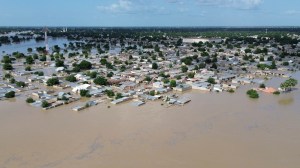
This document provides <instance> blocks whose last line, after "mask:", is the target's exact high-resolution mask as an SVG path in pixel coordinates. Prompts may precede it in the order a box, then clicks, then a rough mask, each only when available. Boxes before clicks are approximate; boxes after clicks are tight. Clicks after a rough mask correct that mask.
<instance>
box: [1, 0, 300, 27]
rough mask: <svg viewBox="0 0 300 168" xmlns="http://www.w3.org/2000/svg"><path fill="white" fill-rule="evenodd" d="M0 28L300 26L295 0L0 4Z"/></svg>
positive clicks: (7, 0) (33, 0)
mask: <svg viewBox="0 0 300 168" xmlns="http://www.w3.org/2000/svg"><path fill="white" fill-rule="evenodd" d="M0 26H100V27H120V26H121V27H127V26H142V27H143V26H191V27H192V26H238V27H240V26H242V27H243V26H300V0H48V1H46V0H0Z"/></svg>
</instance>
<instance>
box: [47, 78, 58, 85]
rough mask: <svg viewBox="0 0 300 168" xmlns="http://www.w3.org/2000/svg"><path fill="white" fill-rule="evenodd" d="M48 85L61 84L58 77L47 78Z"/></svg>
mask: <svg viewBox="0 0 300 168" xmlns="http://www.w3.org/2000/svg"><path fill="white" fill-rule="evenodd" d="M46 83H47V86H54V85H58V84H59V80H58V78H50V79H48V80H47V82H46Z"/></svg>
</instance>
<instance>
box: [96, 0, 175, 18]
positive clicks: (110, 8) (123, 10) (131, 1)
mask: <svg viewBox="0 0 300 168" xmlns="http://www.w3.org/2000/svg"><path fill="white" fill-rule="evenodd" d="M97 9H98V10H100V11H103V12H106V13H112V14H137V13H138V14H149V13H151V14H158V15H166V14H169V10H168V9H167V8H166V7H164V6H161V5H160V6H158V5H156V4H155V3H152V2H151V1H150V2H149V1H146V0H118V1H117V2H115V3H112V4H110V5H107V6H103V5H101V6H97Z"/></svg>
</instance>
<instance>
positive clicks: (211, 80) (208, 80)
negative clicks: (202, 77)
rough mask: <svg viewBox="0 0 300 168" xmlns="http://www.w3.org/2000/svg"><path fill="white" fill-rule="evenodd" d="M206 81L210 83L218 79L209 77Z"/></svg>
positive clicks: (214, 82)
mask: <svg viewBox="0 0 300 168" xmlns="http://www.w3.org/2000/svg"><path fill="white" fill-rule="evenodd" d="M206 82H208V83H210V84H216V80H215V79H214V78H208V79H207V81H206Z"/></svg>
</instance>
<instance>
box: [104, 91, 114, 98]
mask: <svg viewBox="0 0 300 168" xmlns="http://www.w3.org/2000/svg"><path fill="white" fill-rule="evenodd" d="M106 95H107V96H108V97H110V98H112V97H114V96H115V93H114V91H112V90H106Z"/></svg>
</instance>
